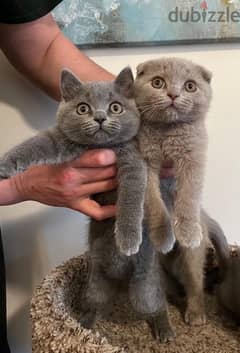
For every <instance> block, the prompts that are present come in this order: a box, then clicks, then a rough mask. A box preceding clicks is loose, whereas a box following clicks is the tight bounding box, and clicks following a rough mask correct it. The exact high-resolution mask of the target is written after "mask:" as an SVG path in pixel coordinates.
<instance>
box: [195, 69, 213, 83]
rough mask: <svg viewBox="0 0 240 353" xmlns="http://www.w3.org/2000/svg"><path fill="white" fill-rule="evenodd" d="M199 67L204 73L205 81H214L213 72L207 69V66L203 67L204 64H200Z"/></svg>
mask: <svg viewBox="0 0 240 353" xmlns="http://www.w3.org/2000/svg"><path fill="white" fill-rule="evenodd" d="M198 68H199V70H200V72H201V75H202V77H203V79H204V80H205V81H207V82H208V83H211V81H212V73H211V71H209V70H207V69H205V67H203V66H198Z"/></svg>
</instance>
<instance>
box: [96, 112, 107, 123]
mask: <svg viewBox="0 0 240 353" xmlns="http://www.w3.org/2000/svg"><path fill="white" fill-rule="evenodd" d="M106 119H107V117H106V115H105V113H104V112H100V111H99V112H96V113H95V115H94V120H95V121H96V122H98V123H99V124H102V123H103V122H104V121H105V120H106Z"/></svg>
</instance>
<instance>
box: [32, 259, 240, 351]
mask: <svg viewBox="0 0 240 353" xmlns="http://www.w3.org/2000/svg"><path fill="white" fill-rule="evenodd" d="M87 278H88V256H87V254H86V255H83V256H79V257H77V258H73V259H71V260H69V261H67V262H66V263H65V264H63V265H61V266H59V267H57V268H56V269H55V270H54V271H53V272H52V273H51V274H50V275H49V276H47V277H46V278H45V280H44V281H43V283H42V284H41V285H40V286H39V287H38V288H37V290H36V293H35V295H34V297H33V300H32V307H31V318H32V345H33V347H32V351H33V353H77V352H79V353H158V352H159V353H190V352H191V353H207V352H210V353H232V352H236V353H237V352H238V353H239V352H240V329H239V328H238V327H237V326H235V325H234V323H233V322H231V321H230V320H229V319H227V318H226V317H225V316H224V315H223V314H221V312H219V309H218V306H217V304H216V302H215V299H214V296H209V295H206V308H207V309H206V312H207V317H208V323H207V325H206V326H203V327H190V326H187V325H185V324H184V322H183V319H182V315H181V313H180V312H179V310H178V309H176V308H175V307H173V306H170V317H171V321H172V324H173V326H174V328H175V330H176V335H177V337H176V340H175V341H174V342H172V343H168V344H160V343H159V342H158V341H155V340H154V339H153V338H152V335H151V333H150V330H149V327H148V326H147V324H146V323H145V322H144V321H143V320H141V319H140V318H138V317H136V316H135V314H134V313H133V312H132V311H131V309H130V307H129V305H128V303H127V300H126V298H124V296H122V295H121V296H120V297H119V298H116V300H115V303H114V304H113V307H112V308H111V310H109V312H108V313H105V314H102V316H101V317H99V318H98V320H97V324H96V327H95V329H94V330H93V331H89V330H85V329H84V328H82V327H81V326H80V324H79V318H80V316H81V308H82V307H84V288H85V286H86V282H87Z"/></svg>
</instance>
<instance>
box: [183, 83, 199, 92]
mask: <svg viewBox="0 0 240 353" xmlns="http://www.w3.org/2000/svg"><path fill="white" fill-rule="evenodd" d="M185 89H186V91H188V92H196V90H197V84H196V82H194V81H187V82H186V83H185Z"/></svg>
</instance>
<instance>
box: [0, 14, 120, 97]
mask: <svg viewBox="0 0 240 353" xmlns="http://www.w3.org/2000/svg"><path fill="white" fill-rule="evenodd" d="M0 47H1V49H2V50H3V52H4V53H5V55H6V57H7V58H8V60H9V61H10V62H11V63H12V65H13V66H14V67H15V68H16V69H17V70H18V71H20V72H21V73H22V74H23V75H24V76H26V77H27V78H28V79H29V80H31V81H32V82H33V83H34V84H36V85H37V86H39V87H40V88H42V89H43V90H44V91H45V92H46V93H47V94H48V95H49V96H51V97H52V98H54V99H56V100H60V90H59V77H60V73H61V70H62V69H63V68H68V69H70V70H71V71H73V72H74V73H75V74H76V76H78V77H79V78H80V79H81V80H83V81H95V80H113V79H114V76H113V75H112V74H111V73H109V72H107V71H106V70H104V69H103V68H101V67H100V66H98V65H97V64H96V63H94V62H93V61H92V60H91V59H89V58H88V57H87V56H86V55H84V54H83V53H82V52H81V51H80V50H79V49H78V48H76V47H75V45H74V44H73V43H72V42H71V41H70V40H68V39H67V38H66V37H65V36H64V35H63V33H62V32H61V31H60V29H59V27H58V25H57V24H56V22H55V21H54V19H53V17H52V15H50V14H48V15H46V16H44V17H41V18H40V19H38V20H36V21H32V22H28V23H24V24H16V25H12V24H11V25H8V24H0Z"/></svg>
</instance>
